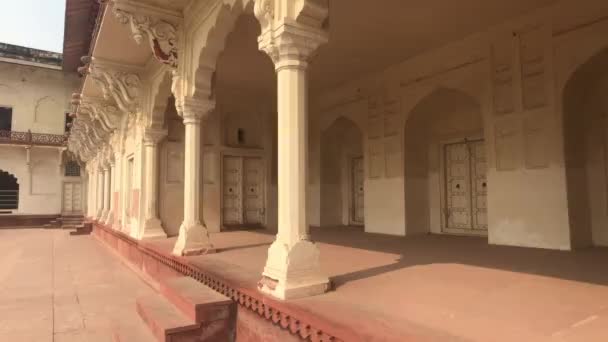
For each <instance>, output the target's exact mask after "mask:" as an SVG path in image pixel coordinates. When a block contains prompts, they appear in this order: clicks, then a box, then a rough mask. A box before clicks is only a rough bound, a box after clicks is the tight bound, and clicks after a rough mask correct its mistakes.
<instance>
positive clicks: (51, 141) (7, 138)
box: [0, 130, 68, 146]
mask: <svg viewBox="0 0 608 342" xmlns="http://www.w3.org/2000/svg"><path fill="white" fill-rule="evenodd" d="M67 142H68V137H67V135H63V134H61V135H60V134H45V133H32V132H31V131H27V132H15V131H5V130H0V144H19V145H43V146H65V145H67Z"/></svg>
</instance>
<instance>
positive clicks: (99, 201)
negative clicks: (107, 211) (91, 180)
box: [95, 168, 103, 221]
mask: <svg viewBox="0 0 608 342" xmlns="http://www.w3.org/2000/svg"><path fill="white" fill-rule="evenodd" d="M96 178H97V187H96V191H95V194H96V198H95V205H96V211H95V220H97V221H100V220H101V217H102V215H103V169H102V168H98V169H97V172H96Z"/></svg>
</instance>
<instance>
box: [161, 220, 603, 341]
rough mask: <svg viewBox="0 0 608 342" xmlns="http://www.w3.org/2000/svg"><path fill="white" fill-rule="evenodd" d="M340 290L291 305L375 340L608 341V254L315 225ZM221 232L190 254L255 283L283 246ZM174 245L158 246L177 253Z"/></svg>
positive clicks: (267, 237)
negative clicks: (270, 251)
mask: <svg viewBox="0 0 608 342" xmlns="http://www.w3.org/2000/svg"><path fill="white" fill-rule="evenodd" d="M312 236H313V239H314V240H315V241H318V242H319V246H320V249H321V261H322V267H323V269H324V271H325V272H327V274H328V275H330V276H331V277H332V279H333V281H334V283H335V287H336V290H335V291H333V292H330V293H327V294H324V295H321V296H317V297H312V298H306V299H299V300H294V301H291V303H293V304H296V305H298V306H301V307H303V308H306V309H307V310H310V311H312V312H315V313H316V314H318V315H321V316H323V317H325V318H326V319H328V320H331V321H333V322H335V323H336V324H343V325H346V326H353V327H356V328H357V329H358V330H359V331H360V332H361V334H362V335H364V336H366V337H368V338H369V340H378V341H381V340H404V338H403V336H416V337H417V338H416V339H415V340H416V341H418V340H420V341H483V342H487V341H497V342H498V341H509V342H513V341H534V342H537V341H538V342H541V341H584V342H594V341H598V342H600V341H602V342H604V341H608V249H600V248H596V249H589V250H583V251H577V252H559V251H547V250H537V249H526V248H514V247H499V246H489V245H487V244H486V242H485V240H484V239H482V238H467V237H452V236H418V237H409V238H397V237H387V236H379V235H371V234H365V233H362V232H360V231H358V230H356V229H349V228H331V229H327V228H326V229H314V230H313V232H312ZM273 238H274V235H272V233H268V232H264V231H250V232H228V233H219V234H213V235H212V240H213V242H214V243H215V245H216V247H218V248H220V249H223V250H222V251H220V253H217V254H213V255H206V256H198V257H190V260H191V261H193V262H195V264H197V265H198V266H200V267H201V268H203V269H209V270H213V271H214V272H217V273H221V274H222V276H223V277H226V278H230V279H233V280H237V281H240V282H242V283H244V284H247V285H249V286H251V287H254V286H255V282H256V280H257V279H259V274H260V273H261V270H262V268H263V265H264V262H265V259H266V250H267V248H268V246H269V244H270V242H271V241H272V240H273ZM173 242H174V239H167V240H162V241H157V242H154V245H156V246H157V247H158V248H161V249H164V250H167V251H169V250H170V248H171V247H172V244H173Z"/></svg>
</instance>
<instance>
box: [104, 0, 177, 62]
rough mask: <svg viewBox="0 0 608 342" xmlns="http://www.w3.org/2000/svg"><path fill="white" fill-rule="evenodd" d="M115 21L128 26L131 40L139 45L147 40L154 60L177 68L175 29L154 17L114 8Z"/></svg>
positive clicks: (173, 26)
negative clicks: (131, 36) (131, 35)
mask: <svg viewBox="0 0 608 342" xmlns="http://www.w3.org/2000/svg"><path fill="white" fill-rule="evenodd" d="M113 12H114V15H115V16H116V19H117V20H118V21H119V22H120V23H121V24H125V25H126V24H130V26H131V32H132V34H133V39H135V41H136V42H137V44H141V43H142V42H143V41H144V39H146V38H147V39H148V43H149V44H150V48H151V49H152V54H153V55H154V58H156V60H158V61H159V62H161V63H163V64H166V65H169V66H171V67H172V68H177V37H178V35H177V27H176V26H175V25H173V24H171V23H169V22H167V21H165V20H162V19H158V18H156V17H154V16H150V15H145V14H138V13H134V12H130V11H126V10H124V9H119V8H116V7H114V9H113Z"/></svg>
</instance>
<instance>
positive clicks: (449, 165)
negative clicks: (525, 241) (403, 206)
mask: <svg viewBox="0 0 608 342" xmlns="http://www.w3.org/2000/svg"><path fill="white" fill-rule="evenodd" d="M444 153H445V154H444V156H445V177H446V182H445V184H446V185H445V193H446V199H445V208H444V210H445V216H446V220H445V227H446V228H448V229H461V230H462V229H467V230H471V229H476V230H486V229H487V218H486V217H487V204H486V203H487V200H486V199H487V180H486V159H485V147H484V143H483V141H481V140H479V141H465V142H462V143H454V144H448V145H445V150H444Z"/></svg>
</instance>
